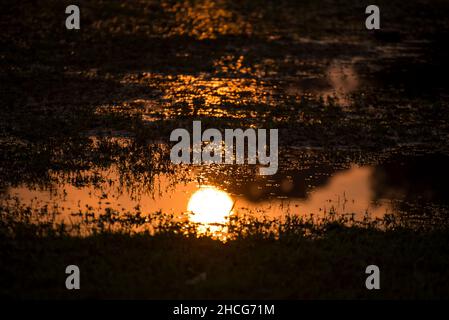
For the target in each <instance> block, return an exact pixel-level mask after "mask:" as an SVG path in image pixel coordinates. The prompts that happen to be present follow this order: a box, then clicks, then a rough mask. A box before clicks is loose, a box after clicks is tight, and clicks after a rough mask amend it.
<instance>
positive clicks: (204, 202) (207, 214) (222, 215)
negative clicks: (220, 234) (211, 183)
mask: <svg viewBox="0 0 449 320" xmlns="http://www.w3.org/2000/svg"><path fill="white" fill-rule="evenodd" d="M232 207H233V202H232V199H231V197H230V196H229V195H228V194H227V193H226V192H224V191H222V190H219V189H217V188H215V187H202V188H201V189H199V190H198V191H196V192H195V193H194V194H193V195H192V196H191V197H190V200H189V203H188V205H187V210H188V211H190V212H192V216H191V217H190V220H191V221H193V222H196V223H226V217H227V216H229V215H230V214H231V211H232Z"/></svg>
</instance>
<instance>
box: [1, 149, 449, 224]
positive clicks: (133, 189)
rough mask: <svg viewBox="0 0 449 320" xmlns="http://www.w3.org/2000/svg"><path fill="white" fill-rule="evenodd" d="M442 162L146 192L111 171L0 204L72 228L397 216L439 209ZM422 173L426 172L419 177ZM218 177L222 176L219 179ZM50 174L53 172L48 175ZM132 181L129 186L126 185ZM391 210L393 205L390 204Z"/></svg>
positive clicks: (11, 193) (235, 178)
mask: <svg viewBox="0 0 449 320" xmlns="http://www.w3.org/2000/svg"><path fill="white" fill-rule="evenodd" d="M445 163H447V159H446V157H445V156H442V155H421V156H413V157H405V156H391V157H389V158H387V159H385V160H383V161H382V162H381V163H379V164H377V165H357V164H355V163H349V164H347V165H346V167H343V168H342V167H339V168H337V167H332V166H330V165H327V164H323V163H321V164H320V163H315V164H313V165H311V164H309V163H302V165H301V164H298V165H297V166H296V167H295V169H293V170H288V171H284V172H281V173H279V174H276V175H274V176H264V177H263V176H257V175H255V176H251V175H248V176H245V175H242V174H235V175H234V174H233V172H232V168H231V167H224V168H223V167H221V168H220V167H216V168H213V167H207V166H196V167H194V166H190V167H182V168H181V167H180V168H179V170H178V171H175V173H173V174H168V173H167V174H158V175H156V176H155V177H154V179H153V183H152V184H151V186H150V187H149V186H143V184H140V185H139V183H138V181H137V184H136V183H134V184H129V183H124V181H123V179H124V177H123V176H122V175H121V174H120V172H119V171H118V170H117V169H116V168H115V167H114V166H112V167H110V168H109V169H104V170H95V171H94V170H92V171H86V172H78V173H76V175H78V176H95V177H98V178H96V180H97V181H98V182H97V183H95V184H90V183H89V184H86V185H77V184H76V183H74V182H73V181H75V180H74V179H73V177H72V180H71V182H70V179H65V180H66V182H63V181H64V179H60V180H59V181H61V183H58V184H53V185H51V187H48V188H30V187H27V186H19V187H15V188H9V189H7V190H6V191H5V192H4V193H3V195H2V202H3V205H5V204H7V205H14V203H17V201H18V202H19V203H20V204H22V205H26V206H29V207H31V208H32V209H34V210H40V209H42V208H46V209H47V210H48V211H50V212H51V211H53V212H58V213H60V214H59V217H58V219H62V220H64V221H65V222H70V221H76V213H82V212H96V213H104V212H106V210H109V209H112V210H115V211H117V212H122V213H135V212H140V213H143V214H152V213H155V212H162V213H164V214H171V215H173V217H174V219H175V220H185V219H188V220H190V221H191V222H193V223H197V224H200V225H203V226H210V225H215V224H225V223H226V222H227V221H228V218H229V216H231V215H251V216H253V217H255V218H266V217H268V218H282V217H284V216H285V215H300V216H303V217H305V218H310V217H313V219H318V220H319V219H321V218H326V217H329V216H331V215H338V216H348V217H350V218H353V219H355V220H359V221H360V220H362V219H364V218H366V217H369V218H371V219H376V218H383V217H384V215H385V214H395V215H401V214H402V213H401V205H400V204H401V203H404V202H405V203H413V204H414V205H416V204H418V206H422V207H424V206H426V205H432V204H433V205H438V206H445V205H447V203H446V202H447V199H449V197H448V191H446V188H445V181H447V177H448V176H449V174H448V171H447V170H446V169H445V165H444V164H445ZM423 168H427V169H426V171H425V172H424V171H421V170H423ZM225 172H226V174H224V173H225ZM54 174H55V175H57V173H54ZM134 182H136V181H134ZM398 203H399V205H398Z"/></svg>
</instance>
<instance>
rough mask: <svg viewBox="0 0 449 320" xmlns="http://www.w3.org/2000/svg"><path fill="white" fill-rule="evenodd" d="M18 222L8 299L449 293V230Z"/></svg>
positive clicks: (7, 254)
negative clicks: (210, 234) (179, 228)
mask: <svg viewBox="0 0 449 320" xmlns="http://www.w3.org/2000/svg"><path fill="white" fill-rule="evenodd" d="M305 226H306V225H304V227H305ZM19 229H20V228H19ZM19 229H17V231H18V233H17V234H16V235H15V236H11V235H6V234H5V233H2V235H1V239H0V240H1V241H0V246H1V250H0V255H1V256H0V260H1V261H2V263H1V265H0V275H1V276H0V282H1V283H2V285H1V296H5V297H10V298H11V297H13V298H21V299H23V298H25V299H28V298H32V299H50V298H64V299H65V298H69V299H79V298H102V299H107V298H115V299H117V298H119V299H123V298H124V299H131V298H138V299H330V298H331V299H353V298H356V299H390V298H391V299H411V298H419V299H435V298H436V299H440V298H443V297H448V296H449V273H448V272H447V270H448V268H449V250H448V247H447V243H449V231H448V230H447V229H445V230H438V231H431V232H421V231H417V230H415V231H412V230H407V229H401V228H392V230H387V231H379V230H376V229H375V228H370V227H368V228H366V227H359V226H352V227H343V226H342V225H341V224H338V223H328V224H326V225H325V226H322V227H320V228H318V229H314V231H311V230H312V229H309V230H308V231H306V230H305V229H302V230H301V228H295V229H290V230H289V229H288V228H286V229H284V231H283V232H282V234H281V235H280V237H279V238H275V237H270V236H262V235H261V234H258V233H257V232H256V231H254V232H250V233H248V234H246V235H243V234H240V236H237V237H235V238H234V239H233V240H230V241H228V242H226V243H223V242H221V241H219V240H213V239H211V238H206V237H200V238H198V237H193V236H186V235H179V234H175V232H171V231H167V232H159V233H158V234H156V235H153V236H151V235H149V234H134V235H131V234H123V233H122V234H119V233H112V232H102V233H100V234H96V235H91V236H88V237H85V238H82V237H70V236H64V235H57V234H56V232H55V234H54V235H46V236H39V235H37V234H38V233H39V232H36V231H37V229H33V228H29V227H24V228H22V229H21V230H19ZM3 231H4V230H3ZM303 232H304V233H303ZM311 232H313V233H314V234H311ZM32 233H36V234H34V235H31V234H32ZM307 233H308V235H306V234H307ZM70 264H76V265H78V266H79V267H80V270H81V290H67V289H66V288H65V280H66V276H67V275H66V274H65V268H66V266H67V265H70ZM370 264H376V265H378V266H379V268H380V271H381V289H380V290H367V289H366V287H365V280H366V277H367V276H368V275H366V274H365V268H366V267H367V266H368V265H370Z"/></svg>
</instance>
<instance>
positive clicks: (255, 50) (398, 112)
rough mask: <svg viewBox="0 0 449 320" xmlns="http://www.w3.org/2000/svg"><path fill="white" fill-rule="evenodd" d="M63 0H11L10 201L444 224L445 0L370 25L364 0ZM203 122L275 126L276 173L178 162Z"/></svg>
mask: <svg viewBox="0 0 449 320" xmlns="http://www.w3.org/2000/svg"><path fill="white" fill-rule="evenodd" d="M66 5H68V3H67V4H65V3H64V1H62V2H60V1H44V2H42V3H39V4H37V3H35V2H33V1H24V2H20V3H15V2H11V3H8V1H6V2H5V4H4V5H2V8H1V10H2V13H3V14H4V18H3V19H2V21H1V27H2V28H1V30H2V33H1V36H0V41H1V46H0V47H1V54H0V59H1V70H2V72H1V78H2V86H1V92H2V101H1V102H0V103H1V104H2V108H1V111H0V151H1V156H0V188H1V206H2V208H3V209H4V208H8V207H20V208H22V209H24V210H25V209H26V208H30V210H35V211H36V212H41V211H45V212H47V213H48V214H50V215H51V216H53V214H54V215H55V216H57V219H59V220H58V221H61V220H64V221H65V222H73V221H77V219H82V218H83V217H84V218H85V216H86V215H89V214H92V215H95V214H101V213H105V212H110V211H111V210H112V211H114V212H118V214H119V215H120V214H123V215H126V214H129V215H133V214H136V212H141V213H143V214H151V213H154V212H158V211H160V212H163V213H168V214H173V216H174V217H175V219H180V220H183V219H187V220H190V221H193V222H195V223H200V224H201V223H208V224H211V223H212V224H214V223H223V222H224V221H226V217H228V216H232V215H242V214H249V215H253V216H255V217H260V218H262V217H266V216H268V217H282V216H284V215H287V214H290V215H293V214H299V215H302V216H307V217H310V216H311V217H313V219H319V218H322V217H326V216H329V215H334V214H338V215H343V216H347V217H350V218H351V219H358V220H360V219H363V218H365V217H369V218H370V219H376V218H378V219H381V218H384V217H385V215H387V216H390V215H392V216H395V217H397V218H398V219H400V220H401V221H402V222H403V223H404V224H407V225H412V226H414V227H420V226H425V227H427V226H436V225H441V224H442V223H447V221H448V218H447V212H448V201H449V197H448V191H447V187H446V183H447V181H448V178H449V172H448V169H447V168H446V164H447V163H448V161H447V160H448V156H449V149H448V144H447V141H448V138H449V116H448V113H447V108H448V100H447V98H448V96H449V91H448V88H447V85H446V83H447V81H445V77H446V75H447V72H448V71H449V61H448V59H447V58H448V50H447V49H448V48H447V35H448V31H449V23H448V20H447V18H446V15H445V12H447V9H449V5H448V4H447V3H446V2H444V1H431V2H430V4H428V5H426V6H425V7H424V8H423V7H422V4H421V3H420V2H418V1H416V2H414V1H412V2H409V3H407V4H404V3H403V2H400V1H385V2H384V1H381V2H379V3H378V5H379V6H380V8H381V17H382V20H381V21H382V22H381V25H382V27H381V30H380V31H376V32H373V31H368V30H366V29H365V27H364V21H365V14H364V5H363V4H360V3H359V2H354V3H348V2H337V1H323V2H322V3H320V5H317V4H316V3H315V2H313V1H302V2H301V3H296V1H265V2H264V5H256V4H255V3H253V2H252V1H239V2H232V1H215V2H212V1H179V2H174V1H135V2H125V3H118V2H114V1H94V2H92V1H80V2H79V6H80V8H81V12H82V13H81V30H79V31H73V30H72V31H69V30H66V29H65V28H64V21H65V15H64V9H65V6H66ZM422 12H425V14H420V13H422ZM17 16H20V17H22V19H20V20H19V19H16V18H15V17H17ZM193 120H201V121H202V125H203V127H209V128H212V127H213V128H219V129H225V128H278V129H279V130H280V131H279V143H280V160H279V164H280V168H279V171H278V173H277V174H276V175H274V176H270V177H260V176H258V175H257V174H256V173H255V170H254V169H255V168H252V167H247V166H226V165H216V166H178V165H174V164H172V163H171V162H170V159H169V150H170V142H169V135H170V132H171V130H173V129H174V128H178V127H185V128H191V125H192V121H193ZM211 199H212V200H213V201H212V200H211ZM211 212H213V214H211Z"/></svg>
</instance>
